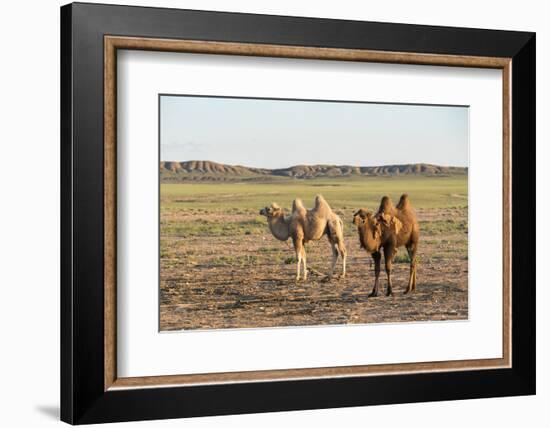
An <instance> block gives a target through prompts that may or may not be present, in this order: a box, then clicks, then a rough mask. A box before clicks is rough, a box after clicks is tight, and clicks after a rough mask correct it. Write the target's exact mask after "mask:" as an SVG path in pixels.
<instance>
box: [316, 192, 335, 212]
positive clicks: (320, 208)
mask: <svg viewBox="0 0 550 428" xmlns="http://www.w3.org/2000/svg"><path fill="white" fill-rule="evenodd" d="M314 210H315V211H316V212H319V213H323V214H327V215H328V213H330V212H331V211H332V209H331V208H330V205H329V204H328V202H327V201H326V200H325V198H323V195H316V196H315V208H314Z"/></svg>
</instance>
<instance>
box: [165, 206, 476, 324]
mask: <svg viewBox="0 0 550 428" xmlns="http://www.w3.org/2000/svg"><path fill="white" fill-rule="evenodd" d="M351 214H352V213H351V211H350V212H349V213H348V212H344V213H341V215H343V216H344V218H347V219H348V218H351ZM250 215H251V213H238V214H232V215H221V214H215V213H214V214H211V216H212V218H214V219H215V220H216V221H220V222H222V223H225V224H232V223H234V222H238V221H245V220H246V219H248V218H250ZM466 215H467V212H466V209H426V210H418V216H419V220H420V221H421V228H422V227H424V229H425V230H424V232H423V233H422V239H421V243H420V249H419V257H420V262H419V265H418V285H417V291H416V293H414V294H412V295H404V294H403V291H404V290H405V287H406V285H407V279H408V272H409V264H408V262H407V260H406V257H405V254H406V252H405V250H404V249H400V251H399V254H398V256H397V259H398V261H399V262H398V263H395V264H394V272H393V284H394V296H393V297H386V296H383V295H381V296H380V297H377V298H368V297H367V296H368V294H369V293H370V291H371V289H372V286H373V283H374V270H373V269H374V265H373V262H372V259H371V257H370V256H369V255H368V254H367V253H365V251H364V250H361V249H360V248H359V241H358V238H357V234H356V232H355V231H354V230H353V227H352V226H351V224H350V225H347V226H346V245H347V248H348V274H347V276H346V278H345V279H333V280H332V281H330V282H326V281H323V279H324V278H323V277H322V276H320V275H313V274H311V275H310V277H309V278H308V280H307V282H305V283H304V282H303V281H302V282H295V280H294V275H295V263H294V262H293V260H292V257H293V256H294V252H293V250H292V248H291V247H290V246H289V245H290V244H286V243H284V242H280V241H277V240H276V239H274V238H273V237H272V236H271V234H270V233H269V231H268V228H267V225H266V226H265V229H264V230H262V229H261V227H260V229H259V230H258V227H257V226H256V227H255V229H253V230H252V231H250V232H248V231H247V232H245V233H244V234H243V233H242V230H235V231H234V232H232V231H231V228H229V229H228V230H226V231H224V232H223V233H222V234H218V235H213V236H197V235H196V234H193V233H185V229H184V232H179V233H177V234H175V233H173V231H169V230H168V228H162V227H161V293H160V296H161V302H160V303H161V306H160V328H161V330H180V329H224V328H257V327H277V326H303V325H327V324H349V323H353V324H362V323H387V322H410V321H428V320H430V321H434V320H457V319H467V317H468V284H467V281H468V279H467V278H468V259H467V231H464V230H460V229H459V228H457V229H454V228H453V227H446V228H443V230H441V229H437V228H434V227H431V226H432V225H435V224H440V223H441V222H445V221H448V219H453V221H456V220H459V221H464V219H465V218H466ZM204 216H205V214H204V213H200V214H199V213H194V212H189V211H185V212H183V211H182V212H180V213H178V214H177V217H178V218H177V219H174V218H172V219H170V220H171V221H178V222H179V224H182V225H185V224H186V222H189V221H193V220H194V219H195V218H201V219H204ZM165 220H166V219H165ZM306 251H307V254H308V264H309V266H311V267H313V268H314V269H315V270H317V271H319V272H322V273H327V272H328V270H329V266H330V248H329V244H328V242H327V241H326V240H325V239H323V240H321V241H319V242H314V243H310V244H308V245H307V248H306ZM382 266H383V265H382ZM340 268H341V266H340V265H338V270H337V273H339V272H340V271H339V269H340ZM381 280H382V281H381V285H382V287H383V289H385V286H386V277H385V273H384V271H382V274H381Z"/></svg>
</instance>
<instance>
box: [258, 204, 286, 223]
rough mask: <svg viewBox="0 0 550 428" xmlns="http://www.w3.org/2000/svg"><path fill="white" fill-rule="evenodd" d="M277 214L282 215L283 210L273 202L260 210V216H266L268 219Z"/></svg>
mask: <svg viewBox="0 0 550 428" xmlns="http://www.w3.org/2000/svg"><path fill="white" fill-rule="evenodd" d="M279 214H283V209H282V208H281V207H280V206H279V205H277V204H276V203H275V202H273V203H272V204H271V205H270V206H268V207H263V208H262V209H261V210H260V215H263V216H266V217H267V218H268V219H269V218H272V217H275V216H277V215H279Z"/></svg>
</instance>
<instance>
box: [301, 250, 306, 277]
mask: <svg viewBox="0 0 550 428" xmlns="http://www.w3.org/2000/svg"><path fill="white" fill-rule="evenodd" d="M302 263H303V264H304V266H303V269H304V281H306V280H307V262H306V249H305V247H302Z"/></svg>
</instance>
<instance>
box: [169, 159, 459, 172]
mask: <svg viewBox="0 0 550 428" xmlns="http://www.w3.org/2000/svg"><path fill="white" fill-rule="evenodd" d="M160 162H176V163H184V162H211V163H215V164H218V165H225V166H233V167H243V168H255V169H267V170H276V169H288V168H294V167H297V166H334V167H352V168H382V167H390V166H405V165H428V166H435V167H445V168H468V167H469V166H463V165H443V164H435V163H428V162H408V163H388V164H377V165H353V164H336V163H334V164H332V163H312V164H307V163H298V164H291V165H289V166H283V167H277V168H267V167H261V166H250V165H243V164H229V163H224V162H218V161H213V160H207V159H189V160H162V159H161V160H160Z"/></svg>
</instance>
